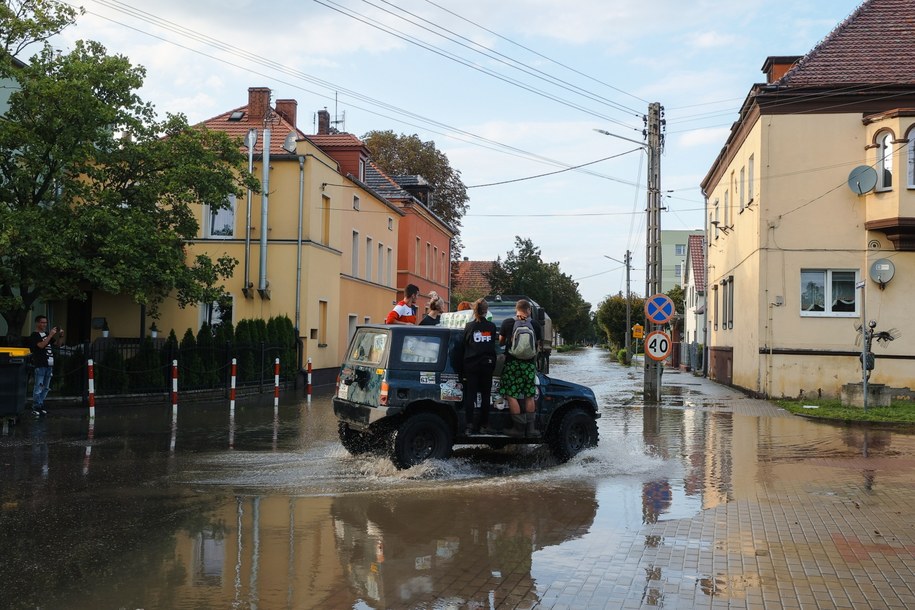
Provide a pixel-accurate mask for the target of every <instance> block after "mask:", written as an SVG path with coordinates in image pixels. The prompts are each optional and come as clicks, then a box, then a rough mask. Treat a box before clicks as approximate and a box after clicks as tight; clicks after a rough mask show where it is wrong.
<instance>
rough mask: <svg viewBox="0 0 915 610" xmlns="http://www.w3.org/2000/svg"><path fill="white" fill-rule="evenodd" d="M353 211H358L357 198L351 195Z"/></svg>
mask: <svg viewBox="0 0 915 610" xmlns="http://www.w3.org/2000/svg"><path fill="white" fill-rule="evenodd" d="M353 209H354V210H356V211H357V212H358V211H359V196H358V195H353Z"/></svg>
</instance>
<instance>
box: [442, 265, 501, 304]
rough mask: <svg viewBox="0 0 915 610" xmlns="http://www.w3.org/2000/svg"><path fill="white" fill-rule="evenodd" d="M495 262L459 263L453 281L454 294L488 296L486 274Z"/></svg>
mask: <svg viewBox="0 0 915 610" xmlns="http://www.w3.org/2000/svg"><path fill="white" fill-rule="evenodd" d="M494 263H495V261H460V262H458V269H457V274H456V275H455V279H454V287H453V288H452V290H453V291H454V292H474V293H477V292H482V293H483V295H484V296H485V295H487V294H489V292H490V290H491V288H490V286H489V280H487V279H486V274H487V273H489V271H490V270H491V269H492V266H493V264H494Z"/></svg>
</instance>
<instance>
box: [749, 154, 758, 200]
mask: <svg viewBox="0 0 915 610" xmlns="http://www.w3.org/2000/svg"><path fill="white" fill-rule="evenodd" d="M747 188H748V190H749V192H750V198H749V199H748V200H747V205H750V204H751V203H753V197H754V193H755V192H756V191H755V190H754V189H756V159H755V158H753V155H750V160H749V161H747Z"/></svg>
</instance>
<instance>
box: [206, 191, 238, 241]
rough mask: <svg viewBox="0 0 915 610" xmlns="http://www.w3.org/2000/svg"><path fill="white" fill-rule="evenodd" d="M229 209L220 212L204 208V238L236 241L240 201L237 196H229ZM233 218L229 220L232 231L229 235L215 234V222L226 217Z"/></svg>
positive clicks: (208, 207)
mask: <svg viewBox="0 0 915 610" xmlns="http://www.w3.org/2000/svg"><path fill="white" fill-rule="evenodd" d="M228 199H229V207H227V208H222V209H220V210H213V209H212V208H211V207H210V206H209V205H204V206H203V236H204V238H206V239H235V224H236V222H235V220H236V219H235V212H236V208H237V204H238V201H237V200H236V197H235V195H229V197H228ZM228 215H230V216H231V219H227V220H228V223H227V224H228V226H229V227H231V229H232V231H231V233H229V234H228V235H223V234H221V233H213V221H214V220H215V219H217V218H221V217H224V216H228Z"/></svg>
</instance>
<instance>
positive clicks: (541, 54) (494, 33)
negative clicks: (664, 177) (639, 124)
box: [425, 0, 648, 112]
mask: <svg viewBox="0 0 915 610" xmlns="http://www.w3.org/2000/svg"><path fill="white" fill-rule="evenodd" d="M425 1H426V2H428V3H429V4H431V5H432V6H434V7H436V8H438V9H441V10H443V11H445V12H446V13H448V14H450V15H452V16H454V17H457V18H458V19H460V20H462V21H465V22H467V23H469V24H471V25H474V26H476V27H478V28H480V29H481V30H483V31H484V32H488V33H490V34H492V35H493V36H496V37H497V38H500V39H501V40H504V41H505V42H508V43H510V44H513V45H515V46H516V47H519V48H521V49H524V50H525V51H529V52H531V53H533V54H534V55H536V56H537V57H540V58H543V59H545V60H547V61H548V62H550V63H553V64H556V65H557V66H560V67H562V68H565V69H566V70H569V71H570V72H574V73H575V74H578V75H579V76H583V77H585V78H587V79H588V80H591V81H594V82H595V83H598V84H600V85H603V86H605V87H608V88H609V89H613V90H614V91H617V92H619V93H622V94H623V95H627V96H629V97H631V98H633V99H636V100H638V101H640V102H642V103H644V104H648V100H644V99H642V98H640V97H639V96H637V95H634V94H632V93H629V92H628V91H623V90H622V89H619V88H618V87H614V86H613V85H611V84H609V83H605V82H604V81H602V80H599V79H596V78H594V77H593V76H590V75H588V74H585V73H584V72H581V71H579V70H576V69H575V68H573V67H571V66H569V65H567V64H564V63H562V62H560V61H557V60H555V59H553V58H551V57H548V56H546V55H544V54H543V53H540V52H538V51H535V50H534V49H532V48H530V47H527V46H525V45H523V44H521V43H519V42H515V41H514V40H512V39H510V38H507V37H505V36H503V35H502V34H499V33H498V32H494V31H493V30H490V29H489V28H487V27H485V26H482V25H480V24H479V23H477V22H475V21H472V20H470V19H467V18H466V17H463V16H461V15H458V14H457V13H455V12H454V11H452V10H449V9H447V8H445V7H444V6H442V5H441V4H436V3H435V2H432V0H425ZM630 110H632V112H636V111H635V110H633V109H631V108H630Z"/></svg>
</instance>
